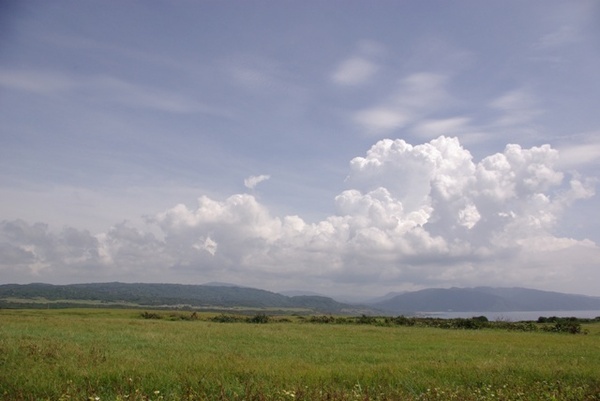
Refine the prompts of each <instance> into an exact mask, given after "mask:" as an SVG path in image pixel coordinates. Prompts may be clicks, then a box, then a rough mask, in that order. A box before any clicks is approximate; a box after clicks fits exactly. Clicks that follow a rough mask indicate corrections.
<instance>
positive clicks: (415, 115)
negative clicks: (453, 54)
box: [353, 72, 451, 135]
mask: <svg viewBox="0 0 600 401" xmlns="http://www.w3.org/2000/svg"><path fill="white" fill-rule="evenodd" d="M445 83H446V77H445V76H443V75H440V74H434V73H428V72H420V73H415V74H411V75H409V76H407V77H405V78H403V79H402V80H401V81H400V83H399V85H398V86H397V87H396V88H395V89H394V90H393V92H392V93H391V94H390V95H389V96H388V97H387V99H385V100H384V101H383V102H381V103H380V104H378V105H375V106H373V107H368V108H365V109H362V110H359V111H357V112H355V114H354V118H353V121H354V122H355V123H356V124H358V125H359V126H360V127H361V128H363V129H364V130H366V132H368V133H370V134H373V135H385V134H389V133H390V132H392V131H394V130H398V129H401V128H403V127H405V126H408V125H409V124H412V123H415V122H416V121H417V120H418V119H421V118H424V117H426V116H427V115H429V114H431V113H433V112H435V111H437V110H439V109H440V108H442V107H444V106H445V105H447V104H449V103H451V97H450V95H449V94H448V92H447V91H446V89H445Z"/></svg>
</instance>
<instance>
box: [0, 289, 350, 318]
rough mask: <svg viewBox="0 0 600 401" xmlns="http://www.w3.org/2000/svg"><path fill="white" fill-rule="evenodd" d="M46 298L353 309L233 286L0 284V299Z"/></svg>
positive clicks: (322, 299) (324, 310)
mask: <svg viewBox="0 0 600 401" xmlns="http://www.w3.org/2000/svg"><path fill="white" fill-rule="evenodd" d="M36 298H37V299H40V298H41V299H45V300H49V301H66V302H65V303H69V301H71V302H73V301H99V302H107V303H108V302H123V303H131V304H135V305H139V306H151V307H160V306H170V307H173V306H179V305H189V306H191V307H198V308H234V307H242V308H244V307H245V308H257V309H260V308H282V309H290V308H291V309H293V308H297V309H305V310H312V311H314V312H322V313H345V312H349V311H351V310H356V307H355V306H352V305H347V304H343V303H340V302H337V301H335V300H333V299H331V298H327V297H323V296H293V297H288V296H285V295H281V294H276V293H274V292H270V291H265V290H260V289H256V288H248V287H238V286H235V285H233V284H224V285H219V283H209V284H208V285H189V284H188V285H186V284H145V283H134V284H130V283H119V282H113V283H90V284H68V285H52V284H43V283H33V284H23V285H21V284H4V285H0V300H2V299H3V300H5V302H6V300H7V299H36Z"/></svg>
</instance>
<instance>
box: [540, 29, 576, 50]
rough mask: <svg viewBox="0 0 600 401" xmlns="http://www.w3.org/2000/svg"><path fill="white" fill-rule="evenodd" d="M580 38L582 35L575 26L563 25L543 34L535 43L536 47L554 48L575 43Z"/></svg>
mask: <svg viewBox="0 0 600 401" xmlns="http://www.w3.org/2000/svg"><path fill="white" fill-rule="evenodd" d="M581 39H582V36H581V34H580V33H579V31H578V29H577V28H575V27H573V26H570V25H563V26H561V27H560V28H558V29H557V30H556V31H554V32H550V33H548V34H546V35H544V36H543V37H542V38H541V39H540V41H539V43H538V44H537V47H538V48H541V49H549V48H555V47H560V46H566V45H570V44H573V43H577V42H579V41H580V40H581Z"/></svg>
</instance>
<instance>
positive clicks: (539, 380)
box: [0, 309, 600, 401]
mask: <svg viewBox="0 0 600 401" xmlns="http://www.w3.org/2000/svg"><path fill="white" fill-rule="evenodd" d="M0 323H1V324H0V399H2V400H16V401H18V400H102V401H104V400H290V401H291V400H317V401H318V400H451V399H455V400H600V375H599V374H598V372H600V325H599V324H598V323H595V324H589V325H585V327H584V329H585V331H587V332H588V334H586V335H583V334H578V335H570V334H557V333H547V332H509V331H502V330H495V329H484V330H476V331H474V330H448V329H438V328H425V327H404V326H402V327H398V326H394V327H378V326H370V325H329V324H328V325H324V324H315V323H306V322H300V321H295V320H292V321H289V322H285V323H283V322H282V323H269V324H248V323H215V322H210V321H206V320H203V319H199V320H192V321H186V320H178V321H169V320H155V319H143V318H142V317H141V316H140V311H131V310H109V309H98V310H95V309H86V310H77V309H63V310H0Z"/></svg>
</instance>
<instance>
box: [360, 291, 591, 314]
mask: <svg viewBox="0 0 600 401" xmlns="http://www.w3.org/2000/svg"><path fill="white" fill-rule="evenodd" d="M370 305H371V306H373V307H374V308H377V309H380V310H382V311H385V312H387V313H392V314H403V313H415V312H446V311H453V312H511V311H559V310H565V311H567V310H573V311H575V310H596V309H598V310H600V297H590V296H585V295H574V294H563V293H559V292H551V291H540V290H532V289H528V288H519V287H514V288H494V287H475V288H430V289H425V290H420V291H413V292H407V293H403V294H400V295H396V296H395V297H392V298H390V299H387V300H384V301H381V302H376V303H372V304H370Z"/></svg>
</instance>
